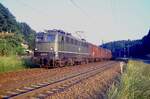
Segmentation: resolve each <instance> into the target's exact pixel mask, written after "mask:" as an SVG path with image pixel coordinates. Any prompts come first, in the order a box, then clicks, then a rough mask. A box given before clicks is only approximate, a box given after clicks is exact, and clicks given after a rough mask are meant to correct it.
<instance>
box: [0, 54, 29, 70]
mask: <svg viewBox="0 0 150 99" xmlns="http://www.w3.org/2000/svg"><path fill="white" fill-rule="evenodd" d="M24 68H26V66H24V61H23V60H21V59H20V58H18V57H17V56H3V57H0V72H7V71H15V70H20V69H24Z"/></svg>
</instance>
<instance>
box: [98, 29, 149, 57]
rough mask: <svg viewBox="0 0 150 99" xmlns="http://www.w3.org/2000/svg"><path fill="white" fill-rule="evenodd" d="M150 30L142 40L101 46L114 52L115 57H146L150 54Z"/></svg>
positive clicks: (115, 42)
mask: <svg viewBox="0 0 150 99" xmlns="http://www.w3.org/2000/svg"><path fill="white" fill-rule="evenodd" d="M149 42H150V30H149V32H148V35H147V36H144V37H143V38H142V39H140V40H133V41H131V40H121V41H114V42H109V43H106V44H103V45H101V47H104V48H108V49H110V50H111V51H112V53H113V56H114V57H144V56H145V55H147V54H150V44H149Z"/></svg>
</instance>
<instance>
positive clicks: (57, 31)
mask: <svg viewBox="0 0 150 99" xmlns="http://www.w3.org/2000/svg"><path fill="white" fill-rule="evenodd" d="M57 33H58V34H59V35H63V36H67V37H69V38H72V39H76V40H78V41H81V42H86V43H88V42H87V41H86V40H85V39H80V38H77V37H75V36H73V35H72V34H71V33H68V32H64V31H63V30H57V29H53V30H46V31H45V32H39V34H57Z"/></svg>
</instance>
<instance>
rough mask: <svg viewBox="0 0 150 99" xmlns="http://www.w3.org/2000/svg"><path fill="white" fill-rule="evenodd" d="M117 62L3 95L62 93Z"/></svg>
mask: <svg viewBox="0 0 150 99" xmlns="http://www.w3.org/2000/svg"><path fill="white" fill-rule="evenodd" d="M115 64H116V62H109V63H106V64H103V65H102V66H95V67H93V68H89V69H87V70H84V71H82V72H81V71H80V72H78V73H72V74H70V75H69V74H68V75H65V76H63V77H59V78H57V79H50V80H49V81H47V82H42V83H39V84H35V85H31V86H29V87H28V86H26V87H23V88H21V89H15V90H14V91H8V92H6V94H5V95H1V98H3V99H9V98H15V99H16V98H19V97H26V96H30V97H31V98H40V99H43V98H46V97H48V96H52V95H54V94H56V93H60V92H63V91H65V90H66V89H68V88H70V87H71V86H73V85H76V84H78V83H80V82H81V81H83V80H85V79H88V78H89V77H92V76H94V75H96V74H99V73H102V72H103V71H104V70H106V69H109V68H111V67H113V65H115Z"/></svg>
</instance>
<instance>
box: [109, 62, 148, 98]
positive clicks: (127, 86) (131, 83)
mask: <svg viewBox="0 0 150 99" xmlns="http://www.w3.org/2000/svg"><path fill="white" fill-rule="evenodd" d="M108 99H150V65H148V64H144V63H143V62H138V61H129V63H128V64H127V67H126V71H125V72H124V74H123V75H122V76H121V78H120V84H118V85H115V84H113V86H112V88H111V89H110V90H109V92H108Z"/></svg>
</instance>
